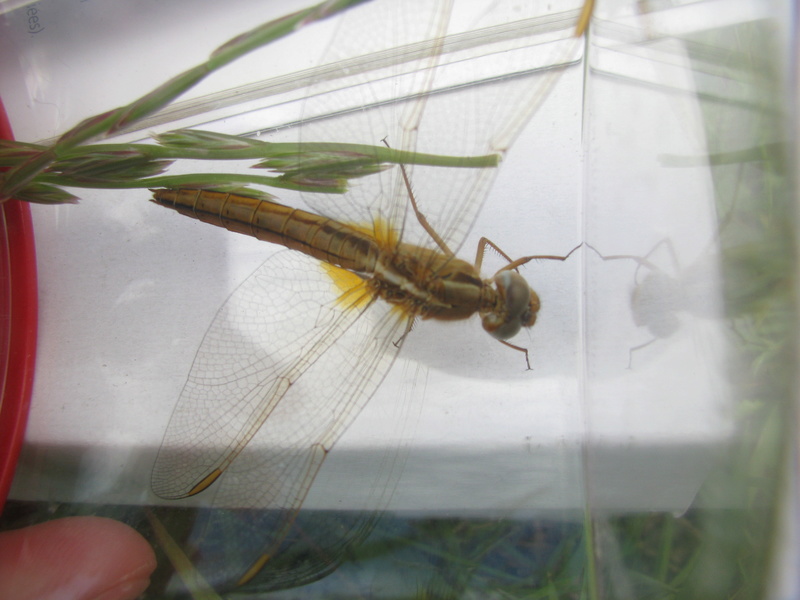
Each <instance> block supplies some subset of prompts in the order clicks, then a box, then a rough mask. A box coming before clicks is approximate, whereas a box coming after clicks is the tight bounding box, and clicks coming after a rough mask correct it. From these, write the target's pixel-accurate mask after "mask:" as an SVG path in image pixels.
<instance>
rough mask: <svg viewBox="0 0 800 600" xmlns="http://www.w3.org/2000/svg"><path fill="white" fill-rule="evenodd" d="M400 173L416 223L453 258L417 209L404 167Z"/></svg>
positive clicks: (451, 252)
mask: <svg viewBox="0 0 800 600" xmlns="http://www.w3.org/2000/svg"><path fill="white" fill-rule="evenodd" d="M381 141H382V142H383V143H384V145H385V146H386V147H387V148H391V146H390V145H389V142H387V141H386V138H383V139H382V140H381ZM400 172H401V173H402V175H403V182H404V183H405V186H406V190H407V191H408V199H409V200H410V201H411V208H412V209H413V210H414V214H415V215H416V217H417V221H419V224H420V225H422V228H423V229H424V230H425V231H426V232H427V233H428V235H429V236H431V239H432V240H433V241H434V242H436V245H437V246H439V249H440V250H441V251H442V252H444V253H445V254H446V255H447V256H455V254H454V253H453V251H452V250H450V248H448V247H447V244H445V243H444V240H443V239H442V238H441V236H440V235H439V234H438V233H436V230H435V229H434V228H433V227H432V226H431V224H430V223H429V222H428V219H427V218H426V217H425V215H424V214H423V213H422V211H421V210H420V209H419V206H418V205H417V199H416V198H415V197H414V192H413V190H412V189H411V180H410V179H409V178H408V173H407V172H406V166H405V165H402V164H401V165H400Z"/></svg>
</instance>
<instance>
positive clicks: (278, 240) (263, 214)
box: [153, 189, 380, 274]
mask: <svg viewBox="0 0 800 600" xmlns="http://www.w3.org/2000/svg"><path fill="white" fill-rule="evenodd" d="M153 201H154V202H155V203H156V204H160V205H162V206H166V207H167V208H172V209H174V210H176V211H178V212H179V213H181V214H182V215H185V216H187V217H192V218H193V219H198V220H199V221H203V222H204V223H210V224H212V225H216V226H218V227H224V228H225V229H227V230H229V231H233V232H236V233H243V234H245V235H249V236H252V237H255V238H257V239H259V240H262V241H265V242H270V243H272V244H281V245H282V246H286V247H287V248H290V249H292V250H297V251H299V252H302V253H304V254H307V255H309V256H313V257H314V258H317V259H319V260H322V261H325V262H327V263H330V264H333V265H336V266H338V267H342V268H344V269H348V270H350V271H356V272H358V273H365V274H369V273H372V272H373V271H374V269H375V261H376V260H377V257H378V254H379V253H380V249H379V247H378V244H377V242H376V241H375V239H374V238H372V237H371V236H369V235H368V234H366V233H364V232H363V231H360V230H359V229H356V228H354V227H350V226H348V225H346V224H344V223H340V222H338V221H334V220H333V219H329V218H327V217H323V216H320V215H316V214H314V213H310V212H307V211H304V210H301V209H298V208H291V207H288V206H284V205H283V204H278V203H277V202H272V201H270V200H261V199H257V198H251V197H249V196H243V195H240V194H228V193H224V192H213V191H209V190H193V189H160V190H154V192H153Z"/></svg>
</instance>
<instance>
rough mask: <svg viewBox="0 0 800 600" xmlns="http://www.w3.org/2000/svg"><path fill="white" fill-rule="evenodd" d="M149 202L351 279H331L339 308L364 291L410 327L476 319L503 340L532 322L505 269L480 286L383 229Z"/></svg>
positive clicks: (191, 203) (249, 201) (243, 199)
mask: <svg viewBox="0 0 800 600" xmlns="http://www.w3.org/2000/svg"><path fill="white" fill-rule="evenodd" d="M154 201H155V202H156V203H158V204H161V205H162V206H166V207H168V208H173V209H175V210H177V211H178V212H179V213H181V214H183V215H186V216H189V217H193V218H195V219H198V220H200V221H203V222H206V223H211V224H213V225H217V226H219V227H224V228H225V229H228V230H229V231H233V232H236V233H243V234H246V235H250V236H253V237H255V238H258V239H259V240H262V241H265V242H270V243H273V244H280V245H283V246H286V247H287V248H290V249H292V250H297V251H299V252H302V253H304V254H307V255H309V256H312V257H314V258H316V259H319V260H321V261H323V262H325V263H328V264H329V265H331V266H333V267H339V269H344V270H346V271H348V272H350V274H351V275H354V276H355V277H347V276H345V275H344V274H342V273H341V272H338V273H334V272H330V273H329V274H330V275H331V277H332V278H333V279H334V280H335V281H336V282H337V285H338V286H339V287H340V290H341V291H342V292H343V295H342V297H341V300H342V302H345V303H347V302H361V301H362V298H364V296H363V291H364V290H363V289H360V288H361V286H366V288H367V291H368V293H369V294H370V295H371V296H372V297H373V298H380V299H382V300H384V301H386V302H388V303H390V304H392V305H394V306H397V307H398V309H399V310H401V311H402V312H403V313H404V314H405V315H406V316H408V317H410V318H411V319H413V318H417V317H419V318H422V319H431V318H432V319H438V320H443V321H452V320H459V319H466V318H469V317H471V316H472V315H474V314H476V313H478V314H480V315H481V320H482V321H483V326H484V329H486V331H488V332H489V333H491V334H492V335H493V336H495V337H497V338H498V339H501V340H504V339H507V338H509V337H512V336H513V335H514V334H516V333H517V332H518V331H519V330H520V328H521V327H531V326H532V325H533V324H534V322H535V321H536V313H537V312H538V310H539V298H538V296H537V295H536V292H534V291H533V290H531V289H530V288H529V287H528V284H527V282H525V280H524V279H523V278H522V277H521V276H520V275H518V274H517V273H515V272H513V271H511V270H510V269H508V268H504V269H502V270H501V271H500V272H498V274H497V275H496V276H495V277H494V278H492V279H490V280H483V279H481V276H480V272H479V269H478V266H476V265H472V264H470V263H468V262H466V261H464V260H461V259H459V258H456V257H455V256H453V255H452V253H450V254H447V253H445V252H440V251H437V250H432V249H430V248H423V247H420V246H414V245H411V244H403V243H400V242H399V240H398V236H397V235H395V234H393V233H392V232H390V231H387V230H386V227H385V226H383V225H382V224H381V223H374V224H372V229H371V230H368V229H367V228H366V227H361V226H356V225H348V224H345V223H340V222H338V221H335V220H333V219H330V218H327V217H323V216H320V215H317V214H314V213H310V212H307V211H304V210H300V209H297V208H290V207H288V206H284V205H283V204H278V203H277V202H272V201H269V200H261V199H256V198H251V197H248V196H242V195H238V194H228V193H223V192H212V191H202V190H191V189H183V190H171V189H165V190H156V191H155V194H154ZM482 254H483V252H482V251H480V252H479V257H480V256H481V255H482ZM479 260H480V259H479ZM479 260H478V262H479ZM513 264H514V266H516V265H518V264H521V263H520V261H515V262H514V263H513ZM356 278H357V279H356ZM355 288H359V292H356V289H355Z"/></svg>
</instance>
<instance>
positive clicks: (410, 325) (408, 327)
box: [392, 317, 416, 348]
mask: <svg viewBox="0 0 800 600" xmlns="http://www.w3.org/2000/svg"><path fill="white" fill-rule="evenodd" d="M415 320H416V318H415V317H410V318H409V319H408V322H407V323H406V329H405V331H403V335H401V336H400V337H399V338H398V339H397V340H395V341H394V342H392V343H393V344H394V347H395V348H399V347H400V346H401V345H402V343H403V340H405V339H406V336H407V335H408V334H409V333H411V330H412V329H414V321H415Z"/></svg>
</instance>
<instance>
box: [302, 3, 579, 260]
mask: <svg viewBox="0 0 800 600" xmlns="http://www.w3.org/2000/svg"><path fill="white" fill-rule="evenodd" d="M576 4H579V3H576ZM476 10H478V11H479V12H475V11H476ZM541 10H542V7H541V6H536V3H524V4H523V5H520V4H519V3H510V2H502V1H501V2H497V3H494V4H493V6H492V8H491V10H489V9H486V8H485V7H478V8H477V9H476V7H474V6H473V7H469V6H466V5H465V4H464V3H461V2H456V3H455V6H452V3H450V2H438V3H435V2H393V1H377V2H371V3H369V4H367V5H365V6H363V7H359V8H358V9H357V10H352V11H349V12H348V13H347V14H346V15H345V18H344V19H343V22H342V24H341V26H340V27H339V29H338V35H336V36H335V38H334V39H333V41H332V42H331V51H330V52H329V56H328V57H327V59H328V61H331V62H332V66H330V67H328V68H326V69H325V70H324V76H325V78H324V79H322V80H320V81H318V82H316V83H314V84H313V85H312V86H311V87H310V88H309V93H308V98H307V100H306V101H305V106H304V110H303V112H304V119H305V121H304V123H303V124H302V128H301V132H300V134H301V138H302V141H330V142H349V143H359V144H369V145H376V144H378V145H379V144H381V143H382V142H381V141H382V140H386V143H388V144H389V145H390V146H392V147H393V148H396V149H400V150H405V151H409V152H420V153H430V154H443V155H448V156H474V155H485V154H499V155H500V156H501V157H502V155H503V154H504V153H505V152H506V150H507V149H508V148H509V147H510V146H511V144H512V142H513V141H514V140H515V139H516V137H517V135H518V134H519V133H520V131H521V130H522V129H523V128H524V127H525V125H526V124H527V123H528V121H529V120H530V118H531V117H532V116H533V115H534V114H535V112H536V109H537V108H538V106H539V105H540V104H541V103H542V102H543V101H544V99H545V98H546V97H547V95H548V94H549V93H550V91H551V89H552V88H553V86H554V85H555V83H556V82H557V80H558V78H559V76H560V74H561V72H562V71H563V70H564V69H565V68H567V67H569V66H571V65H577V64H578V55H579V54H580V50H581V45H580V42H579V41H578V40H577V39H576V38H574V37H573V33H574V27H575V22H576V16H577V9H576V10H571V11H568V12H564V13H559V14H556V15H552V14H551V15H546V16H542V15H541V14H540V13H537V11H541ZM525 11H528V12H527V13H526V12H525ZM336 60H339V62H336ZM337 68H338V69H341V73H342V74H340V75H339V76H338V77H333V78H332V77H331V73H332V72H336V69H337ZM344 73H346V74H347V75H344ZM351 73H352V74H351ZM532 168H534V169H535V165H533V166H532ZM406 170H407V172H408V174H409V178H410V180H411V182H412V188H413V193H414V195H415V197H416V200H417V202H418V203H419V206H420V208H421V209H422V211H423V212H424V214H425V216H426V217H427V219H428V220H429V222H430V223H431V225H432V226H433V228H434V229H435V230H436V231H437V232H438V234H439V235H440V236H441V237H442V239H443V240H444V241H445V243H446V244H447V245H448V246H449V248H450V249H451V250H452V251H454V252H456V251H458V249H459V248H460V246H461V245H462V243H463V241H464V239H465V237H466V235H467V233H468V232H469V230H470V228H471V227H472V225H473V223H474V221H475V219H476V217H477V214H478V212H479V210H480V208H481V205H482V204H483V201H484V199H485V198H486V196H487V194H488V191H489V188H490V185H491V183H492V180H493V179H494V176H495V174H496V172H497V169H496V168H494V167H492V168H458V167H428V166H420V165H407V166H406ZM408 196H409V195H408V192H407V190H406V186H405V184H404V182H403V179H402V176H401V173H400V169H399V167H397V166H394V167H392V168H390V169H388V170H386V171H384V172H382V173H380V174H377V175H374V176H369V177H364V178H361V179H357V180H353V181H352V182H351V191H350V192H348V194H346V195H345V197H344V198H340V197H336V198H331V196H329V195H321V194H319V195H313V194H307V195H306V196H305V200H306V202H307V203H308V204H309V205H310V206H311V207H312V208H313V209H314V210H315V211H317V212H319V213H321V214H325V215H327V216H331V217H333V218H336V219H337V220H340V221H344V222H355V223H359V224H365V225H369V224H371V223H373V222H374V221H375V219H376V218H379V219H381V220H382V221H383V222H387V223H389V224H390V225H391V227H392V228H394V229H395V230H396V231H398V232H402V237H403V241H405V242H407V243H410V244H415V245H419V246H425V247H433V246H434V244H433V242H432V240H431V239H430V236H429V235H428V234H427V233H426V232H425V231H424V230H423V229H422V228H421V227H420V226H419V223H418V222H417V220H416V218H415V217H414V215H413V213H411V212H410V203H409V199H408Z"/></svg>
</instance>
